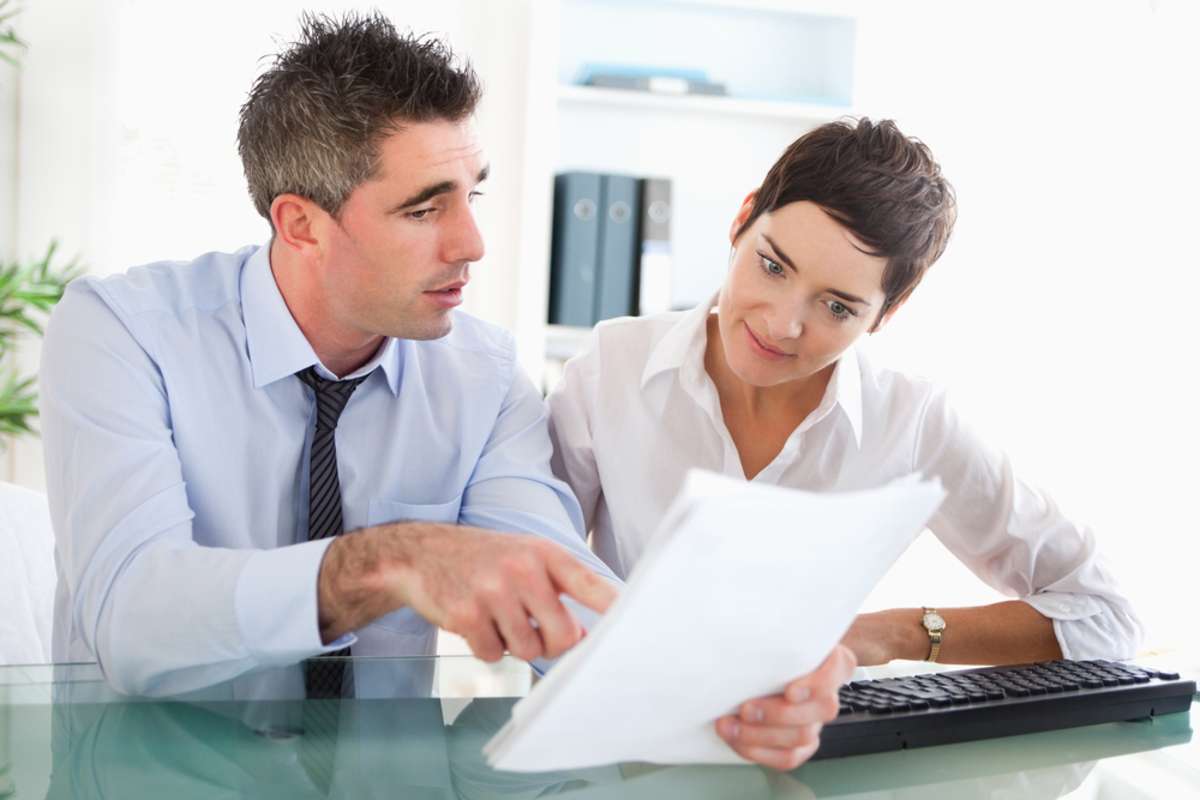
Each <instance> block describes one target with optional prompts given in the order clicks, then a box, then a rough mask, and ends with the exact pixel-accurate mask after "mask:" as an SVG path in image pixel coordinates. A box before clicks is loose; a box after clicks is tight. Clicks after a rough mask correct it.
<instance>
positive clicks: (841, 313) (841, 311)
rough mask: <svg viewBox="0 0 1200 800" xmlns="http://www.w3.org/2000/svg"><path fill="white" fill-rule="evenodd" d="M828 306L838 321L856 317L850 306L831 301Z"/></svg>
mask: <svg viewBox="0 0 1200 800" xmlns="http://www.w3.org/2000/svg"><path fill="white" fill-rule="evenodd" d="M828 306H829V313H831V314H833V316H835V317H836V318H838V319H847V318H849V317H851V316H853V315H854V312H853V311H852V310H851V309H850V306H848V305H846V304H845V303H841V302H839V301H837V300H830V301H829V303H828Z"/></svg>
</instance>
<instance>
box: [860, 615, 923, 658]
mask: <svg viewBox="0 0 1200 800" xmlns="http://www.w3.org/2000/svg"><path fill="white" fill-rule="evenodd" d="M842 644H843V645H844V646H845V647H847V648H849V649H850V650H851V652H853V653H854V657H855V658H856V659H858V664H859V666H863V667H870V666H874V665H876V664H886V663H887V662H889V661H891V660H892V659H895V658H907V659H910V660H914V661H920V660H922V659H924V658H925V656H926V655H928V651H929V635H928V634H927V633H925V629H924V628H922V627H921V611H920V609H908V608H890V609H888V610H886V611H876V612H874V613H871V614H859V615H858V616H857V617H855V619H854V624H852V625H851V626H850V630H848V631H846V635H845V636H843V637H842Z"/></svg>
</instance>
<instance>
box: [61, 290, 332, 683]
mask: <svg viewBox="0 0 1200 800" xmlns="http://www.w3.org/2000/svg"><path fill="white" fill-rule="evenodd" d="M118 311H119V308H118V307H117V306H116V304H115V303H114V302H113V301H112V299H111V298H108V297H106V296H104V290H103V288H102V286H101V285H99V284H98V282H96V281H92V280H86V279H85V280H81V281H77V282H76V283H74V284H72V286H71V287H70V288H69V289H68V291H67V292H66V295H65V296H64V298H63V300H62V301H61V302H60V304H59V305H58V307H57V308H56V309H55V311H54V314H53V315H52V318H51V321H50V324H49V327H48V329H47V333H46V339H45V343H44V348H43V356H42V365H41V373H40V388H41V417H42V429H43V439H44V449H45V458H46V481H47V492H48V495H49V499H50V510H51V518H52V522H53V526H54V532H55V540H56V544H55V546H56V555H57V562H58V570H59V582H60V586H59V589H58V591H59V601H58V603H57V609H58V617H57V618H56V619H55V628H56V630H55V635H54V640H55V648H54V650H55V652H54V657H55V659H56V660H67V659H72V660H78V659H80V658H84V657H88V656H90V657H94V658H95V659H96V660H97V661H98V662H99V663H100V666H101V668H102V670H103V671H104V674H105V677H106V678H107V679H108V681H109V682H110V683H111V684H112V685H113V687H114V688H116V689H117V690H119V691H122V692H126V693H137V694H171V693H176V692H182V691H189V690H192V689H196V688H200V687H203V686H207V685H211V684H214V683H217V682H219V681H222V680H226V679H228V678H231V677H233V676H235V675H237V674H239V673H242V672H245V671H248V670H250V669H254V668H256V667H259V666H268V665H273V664H280V663H287V662H289V661H295V660H297V659H299V658H302V657H304V656H306V655H311V654H313V653H317V652H320V651H323V650H329V649H333V648H334V647H335V646H338V645H339V644H341V643H334V645H330V646H328V647H323V646H322V645H321V642H320V635H319V631H318V629H317V620H316V576H317V571H318V569H319V565H320V560H321V556H322V554H323V552H324V551H323V547H320V546H317V545H320V544H322V543H314V544H312V545H299V546H296V547H287V548H281V549H279V550H277V551H258V550H253V549H236V548H219V547H203V546H200V545H198V544H197V543H196V542H195V541H194V540H193V537H192V518H193V512H192V509H191V507H190V505H189V502H188V496H187V487H186V485H185V483H184V479H183V470H182V468H181V464H180V461H179V456H178V453H177V451H176V449H175V446H174V443H173V439H172V430H171V419H170V411H169V403H168V401H167V393H166V388H165V385H164V381H163V379H162V375H161V373H160V371H159V368H158V366H157V364H156V362H155V359H154V356H153V352H152V346H151V345H150V344H149V342H148V341H147V338H146V337H139V336H138V335H137V330H136V326H137V324H138V323H137V320H136V319H135V318H133V317H131V316H129V315H127V314H124V313H118ZM267 581H270V591H269V592H265V591H264V590H263V589H262V588H261V587H262V586H265V585H267V584H266V582H267ZM268 595H269V596H268ZM298 609H300V610H303V611H304V614H303V615H301V614H297V610H298ZM289 615H290V616H289ZM284 619H288V620H290V621H289V622H288V624H286V625H285V624H282V623H281V620H284ZM296 620H300V621H299V622H297V621H296Z"/></svg>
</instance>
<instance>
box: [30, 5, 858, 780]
mask: <svg viewBox="0 0 1200 800" xmlns="http://www.w3.org/2000/svg"><path fill="white" fill-rule="evenodd" d="M479 94H480V89H479V85H478V82H477V80H476V78H475V75H474V74H473V72H472V71H471V70H470V69H469V68H467V67H459V66H456V65H455V64H454V62H453V57H452V55H451V53H450V52H449V51H448V50H447V49H446V48H445V46H444V45H443V44H442V43H440V42H438V41H436V40H431V39H419V38H411V37H402V36H399V35H398V34H397V33H396V31H395V29H394V28H393V27H392V25H391V24H390V23H388V22H387V21H386V20H385V19H383V18H381V17H379V16H366V17H358V16H350V17H347V18H346V19H344V20H341V21H333V20H329V19H324V18H308V17H306V18H305V19H304V22H303V31H302V35H301V37H300V41H299V42H298V43H296V44H295V45H293V46H291V47H290V48H289V49H287V50H286V51H285V52H283V53H282V54H281V55H280V56H279V57H278V58H277V59H276V61H275V63H274V64H273V65H272V67H271V68H270V69H268V70H267V72H266V73H265V74H263V75H262V76H261V77H260V78H259V79H258V81H257V82H256V84H255V86H254V87H253V89H252V91H251V94H250V97H249V99H248V100H247V102H246V104H245V106H244V107H243V109H242V114H241V126H240V129H239V132H238V143H239V151H240V153H241V156H242V161H243V164H244V167H245V172H246V177H247V181H248V183H249V187H250V194H251V197H252V198H253V200H254V204H255V207H256V208H257V210H258V211H259V213H260V214H262V215H263V216H264V217H265V218H266V219H268V220H269V221H270V223H271V226H272V239H271V241H270V243H269V244H268V245H267V246H264V247H260V248H246V249H244V250H241V251H238V252H236V253H232V254H222V253H210V254H207V255H205V256H202V257H200V258H199V259H196V260H195V261H193V262H190V263H187V264H169V263H159V264H152V265H149V266H147V267H141V268H137V269H133V270H131V271H129V272H128V273H126V274H125V275H122V276H115V277H111V278H107V279H104V280H96V279H84V280H81V281H78V282H76V283H75V284H74V285H73V286H72V287H71V289H70V290H69V291H68V292H67V295H66V296H65V297H64V299H63V301H62V302H61V304H60V305H59V306H58V308H57V310H56V312H55V314H54V317H53V319H52V321H51V324H50V327H49V330H48V332H47V337H46V343H45V350H44V357H43V366H42V373H41V374H42V392H43V404H44V408H43V415H44V423H43V424H44V429H45V445H46V459H47V482H48V486H49V493H50V499H51V506H52V517H53V520H54V526H55V531H56V536H57V555H58V568H59V579H60V580H59V592H58V597H57V608H56V621H57V625H56V631H55V643H54V644H55V647H54V657H55V659H56V660H90V659H93V658H94V659H95V660H97V661H98V662H99V663H100V665H101V667H102V669H103V670H104V673H105V675H106V676H107V678H108V680H109V681H110V682H111V683H112V684H113V685H114V686H115V687H116V688H118V689H120V690H122V691H125V692H133V693H144V694H167V693H175V692H180V691H186V690H189V689H193V688H197V687H199V686H202V685H208V684H212V683H215V682H217V681H220V680H224V679H227V678H230V677H233V676H235V675H238V674H240V673H243V672H246V671H248V670H252V669H258V668H262V667H267V666H275V665H284V664H289V663H294V662H297V661H299V660H301V659H306V658H310V657H312V656H316V655H318V654H327V653H336V652H345V651H346V650H347V648H350V647H351V646H352V651H353V653H354V654H357V655H406V654H411V655H419V654H429V653H432V652H433V648H434V642H435V638H436V627H438V626H440V627H443V628H446V629H447V630H450V631H453V632H455V633H459V634H461V635H462V636H464V637H465V638H466V639H467V641H468V643H469V644H470V646H471V648H472V650H473V651H474V652H475V654H476V655H478V656H479V657H481V658H484V659H488V660H494V659H496V658H499V657H500V656H501V655H502V654H503V652H504V651H505V650H507V651H509V652H511V653H512V654H513V655H516V656H518V657H520V658H524V659H536V658H554V657H556V656H558V655H560V654H561V653H563V652H564V651H565V650H567V649H568V648H569V647H570V646H571V645H573V644H574V643H576V642H577V641H578V640H579V638H580V637H581V635H582V630H583V629H582V625H581V624H580V621H579V619H578V615H579V614H581V613H584V612H582V611H581V608H580V607H579V606H577V607H575V613H572V611H571V610H569V609H568V608H567V607H565V606H564V604H563V601H562V600H560V595H566V596H567V597H569V598H574V600H575V601H578V603H579V604H580V606H581V607H582V608H585V609H591V610H592V611H594V612H602V611H603V610H604V609H605V608H606V607H607V605H608V604H609V603H610V602H611V600H612V598H613V596H614V588H613V587H614V584H615V583H616V582H617V581H616V578H615V577H614V576H613V575H612V573H611V572H610V571H609V570H608V568H607V567H605V566H604V565H603V563H602V562H600V561H599V560H598V559H597V558H596V557H595V556H594V555H592V554H591V553H590V552H589V551H588V549H587V547H586V545H585V543H584V540H583V536H582V533H581V532H582V519H581V514H580V511H579V507H578V504H577V502H576V500H575V498H574V497H573V495H571V493H570V491H569V490H568V489H567V488H566V486H565V485H564V484H563V483H561V482H560V481H558V480H556V479H555V478H554V477H553V475H552V473H551V472H550V469H549V458H550V442H549V439H548V436H547V433H546V419H545V409H544V406H543V403H542V400H541V398H540V397H539V395H538V394H537V392H536V390H535V389H534V387H533V386H532V384H531V383H530V381H529V380H528V378H527V377H525V376H524V375H523V374H522V373H521V371H520V370H519V368H518V367H517V365H516V361H515V359H514V353H513V345H512V340H511V337H510V336H508V335H507V334H505V333H503V332H501V331H499V330H497V329H495V328H493V327H491V326H488V325H485V324H484V323H482V322H479V321H477V320H474V319H472V318H470V317H467V316H465V315H462V314H460V313H458V312H455V311H454V308H455V306H457V305H458V304H459V303H460V301H461V296H462V291H463V287H464V286H466V284H467V281H468V279H469V267H470V264H471V263H472V262H474V261H477V260H479V259H480V258H481V257H482V256H483V242H482V241H481V239H480V235H479V231H478V229H477V228H476V226H475V221H474V217H473V212H472V208H471V205H472V202H473V200H474V199H475V197H477V196H478V194H479V191H478V186H479V184H480V183H482V181H483V180H484V179H485V178H486V177H487V172H488V167H487V163H486V161H485V160H484V158H483V155H482V150H481V147H480V145H479V143H478V141H477V139H476V137H475V134H474V130H473V127H472V125H471V115H472V112H473V111H474V108H475V105H476V103H477V101H478V99H479ZM344 531H354V532H353V533H352V534H348V535H342V534H343V532H344ZM491 531H503V532H504V533H494V532H491ZM508 532H519V533H524V534H527V535H524V536H514V535H512V534H511V533H508ZM846 672H847V670H846V669H845V665H844V663H843V662H842V661H841V660H838V659H835V660H834V661H833V662H832V666H830V667H828V668H827V669H826V670H825V671H824V672H821V673H819V674H818V675H816V676H810V677H809V678H808V679H807V680H806V682H805V685H809V684H813V685H814V686H815V688H816V689H818V690H819V691H817V692H816V694H818V695H819V696H820V699H821V703H820V707H819V708H818V707H817V706H818V704H816V703H815V702H814V703H808V704H804V705H803V706H801V707H802V708H808V707H809V706H811V707H812V708H810V709H809V712H808V715H807V716H805V715H804V714H801V715H800V716H802V717H804V726H803V727H802V728H798V729H797V730H798V731H799V733H798V734H797V736H798V737H799V738H801V739H803V742H802V746H803V747H805V748H807V747H809V746H810V745H813V743H814V742H815V737H814V736H813V735H812V734H813V731H812V727H811V726H812V724H813V722H814V720H811V719H809V717H810V716H813V715H817V714H818V712H822V713H823V714H824V715H825V716H828V712H829V705H830V702H831V698H833V697H834V695H833V692H834V689H835V687H836V685H837V683H839V682H840V681H841V680H843V679H844V678H845V674H843V673H846ZM305 677H306V680H305V687H306V691H307V692H308V693H309V694H310V696H315V695H316V694H317V693H319V692H330V691H332V693H334V694H339V693H341V692H343V691H346V686H345V685H344V684H343V683H342V682H341V681H342V679H343V678H342V676H334V677H333V678H332V680H333V689H332V690H330V689H329V686H328V684H327V683H326V684H324V685H323V688H320V689H319V688H318V686H317V684H318V683H321V682H324V681H325V680H326V678H328V677H329V676H327V675H326V676H324V677H321V678H320V681H318V680H317V677H318V676H317V675H316V674H315V671H314V672H313V673H311V674H310V673H306V676H305ZM832 702H833V703H834V706H833V707H834V708H835V709H836V701H835V700H833V701H832ZM797 718H798V719H799V717H797ZM784 738H786V737H781V745H780V746H781V748H782V751H783V752H785V754H792V755H791V756H789V757H799V756H796V755H795V754H796V753H797V751H798V746H797V745H795V744H793V743H792V741H791V739H787V741H783V739H784Z"/></svg>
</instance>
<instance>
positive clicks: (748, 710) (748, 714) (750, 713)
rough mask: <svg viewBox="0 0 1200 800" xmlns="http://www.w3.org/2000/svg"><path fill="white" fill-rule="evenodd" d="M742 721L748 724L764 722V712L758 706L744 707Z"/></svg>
mask: <svg viewBox="0 0 1200 800" xmlns="http://www.w3.org/2000/svg"><path fill="white" fill-rule="evenodd" d="M742 719H744V720H746V722H762V721H763V710H762V709H761V708H759V707H758V706H752V705H748V706H743V707H742Z"/></svg>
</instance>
